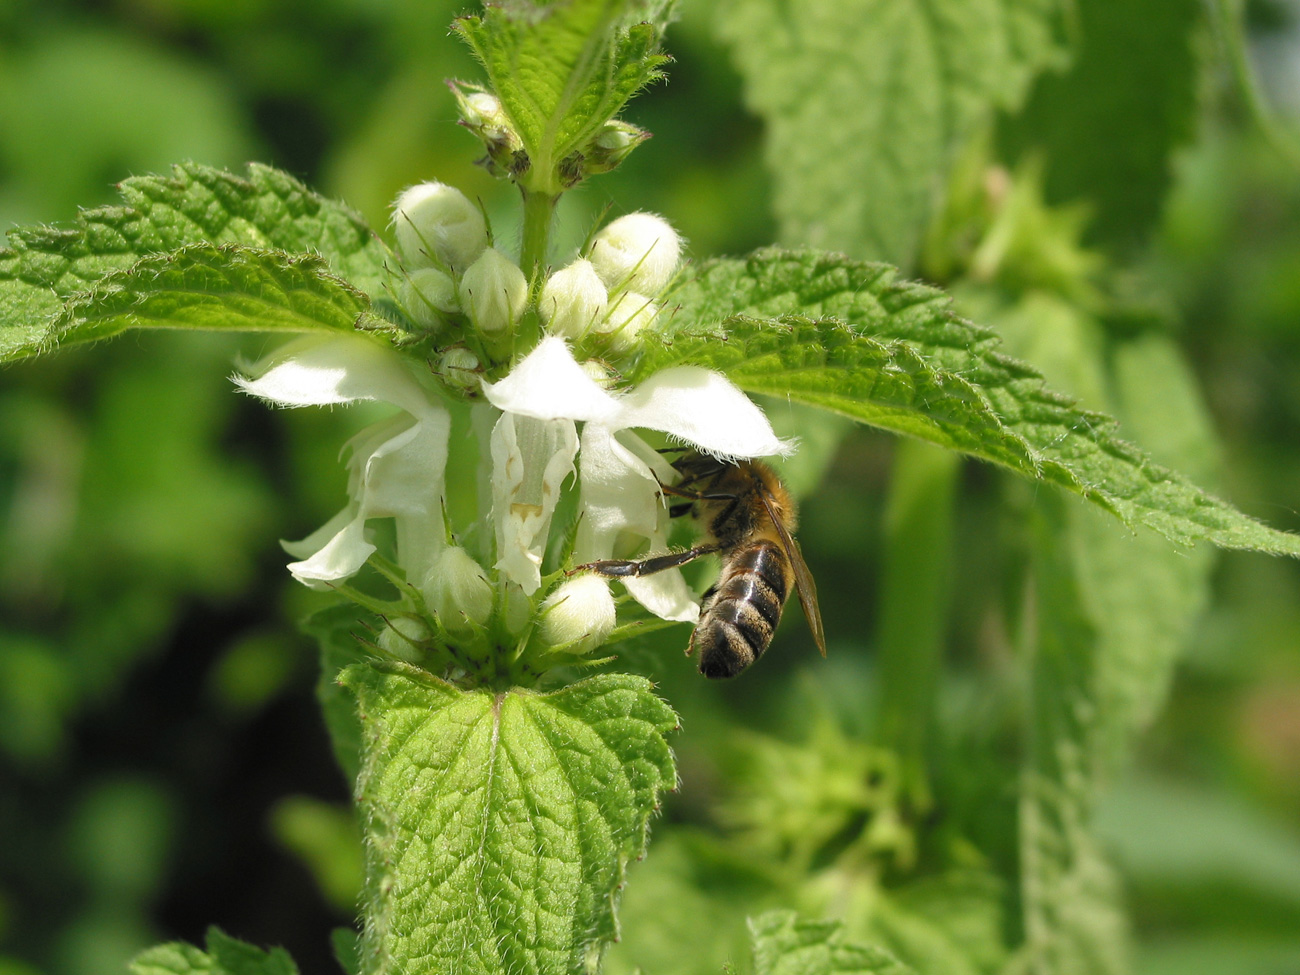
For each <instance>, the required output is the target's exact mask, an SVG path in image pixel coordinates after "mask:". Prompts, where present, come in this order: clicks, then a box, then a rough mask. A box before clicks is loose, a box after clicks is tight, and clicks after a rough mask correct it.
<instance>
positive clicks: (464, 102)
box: [460, 91, 509, 127]
mask: <svg viewBox="0 0 1300 975" xmlns="http://www.w3.org/2000/svg"><path fill="white" fill-rule="evenodd" d="M460 114H461V117H462V118H463V119H464V120H465V123H466V124H467V125H470V126H501V127H504V126H506V125H507V124H509V120H508V119H507V118H506V113H505V111H504V110H503V109H502V108H501V99H499V98H497V96H496V95H493V94H490V93H488V92H486V91H475V92H471V93H470V94H468V95H466V96H465V97H464V98H462V99H460Z"/></svg>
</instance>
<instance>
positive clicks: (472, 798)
mask: <svg viewBox="0 0 1300 975" xmlns="http://www.w3.org/2000/svg"><path fill="white" fill-rule="evenodd" d="M343 680H344V681H345V683H346V684H347V686H348V687H350V688H352V689H353V690H354V691H355V692H356V694H357V696H358V700H359V704H360V713H361V715H362V723H363V731H364V743H363V748H364V752H363V767H362V773H361V777H360V778H359V780H358V783H357V796H358V799H359V802H360V804H361V809H362V815H363V817H364V823H365V832H366V836H367V841H368V850H367V859H368V876H367V882H366V883H367V893H366V913H367V924H366V932H365V937H364V941H363V946H362V958H363V971H366V972H371V973H374V972H402V971H430V972H435V971H437V972H443V971H457V972H461V973H463V975H470V973H475V972H482V973H488V972H492V973H499V972H503V971H529V972H537V973H547V972H554V973H568V972H573V971H583V970H587V969H589V968H590V967H592V966H594V964H595V963H596V961H597V960H598V959H599V957H600V954H601V952H602V951H603V949H604V946H605V945H606V944H607V943H608V942H610V941H611V940H612V939H613V938H614V937H615V935H616V933H617V927H616V922H615V919H614V905H615V902H616V900H617V892H618V890H619V888H620V886H621V884H622V883H623V878H624V873H625V870H626V867H627V864H628V862H629V861H630V860H632V859H634V858H636V857H638V856H640V855H641V854H642V853H643V852H644V849H645V843H646V830H647V824H648V821H649V818H650V815H651V813H652V812H653V811H654V809H655V808H656V801H657V796H658V794H659V792H660V791H661V790H663V789H666V788H672V787H673V785H674V783H675V781H676V772H675V770H674V766H673V760H672V753H671V752H670V751H669V750H668V745H667V743H666V742H665V741H664V737H663V736H664V735H665V734H666V733H667V732H668V731H670V730H672V729H673V728H674V727H675V725H676V717H675V715H673V713H672V711H671V710H669V708H668V707H667V705H665V704H664V703H663V702H662V701H660V700H659V699H658V698H657V697H655V696H654V694H653V693H652V692H651V689H650V684H649V682H648V681H646V680H644V679H642V678H639V677H633V676H630V675H623V674H619V675H615V674H609V675H602V676H599V677H594V678H591V679H589V680H585V681H581V682H579V683H577V684H572V685H569V686H568V687H565V688H563V689H562V690H559V691H556V692H554V693H551V694H538V693H535V692H532V691H527V690H521V689H515V690H510V691H502V692H492V691H490V690H487V689H480V690H474V691H463V690H460V689H458V688H456V687H454V686H452V685H450V684H447V683H444V682H443V681H440V680H437V679H436V678H433V677H431V676H429V675H428V674H427V673H425V672H423V671H420V670H417V669H416V668H412V667H406V666H400V665H386V666H383V667H379V666H367V665H357V666H354V667H350V668H348V670H346V671H345V672H344V674H343Z"/></svg>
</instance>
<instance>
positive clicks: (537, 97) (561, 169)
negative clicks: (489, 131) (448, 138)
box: [455, 0, 669, 195]
mask: <svg viewBox="0 0 1300 975" xmlns="http://www.w3.org/2000/svg"><path fill="white" fill-rule="evenodd" d="M668 7H669V4H668V3H665V2H664V0H658V2H644V0H642V2H636V0H554V2H551V3H548V4H540V5H539V4H538V3H536V2H534V0H502V2H500V3H492V4H488V5H487V8H486V9H485V10H484V12H483V13H482V14H479V15H476V16H470V17H462V18H461V19H460V20H458V21H456V24H455V27H456V30H457V32H458V33H459V34H460V36H461V37H462V38H464V40H465V42H466V43H467V44H468V45H469V46H470V48H471V50H473V52H474V55H475V57H477V58H478V59H479V61H481V62H482V63H483V66H484V67H485V68H486V69H487V73H488V77H489V79H491V82H492V87H493V89H494V90H495V91H496V94H497V97H498V98H500V99H501V105H502V107H503V108H504V109H505V112H506V114H507V115H508V116H509V118H510V121H511V122H512V123H513V125H514V128H515V131H516V132H517V133H518V134H519V137H520V139H521V140H522V141H523V144H524V149H525V151H526V152H527V154H528V159H529V163H530V169H529V171H528V175H527V176H525V177H524V180H525V184H526V185H527V186H529V188H530V189H533V190H537V191H539V192H545V193H548V194H552V195H554V194H556V193H558V192H560V190H562V189H564V187H565V181H564V179H563V178H562V175H561V174H562V173H568V172H570V171H571V170H575V169H576V167H574V166H572V165H571V163H570V161H569V157H570V156H571V155H572V154H573V153H575V152H578V151H579V150H581V149H582V148H583V147H585V146H586V144H587V143H588V142H590V141H591V139H592V138H593V137H595V135H596V134H597V133H598V132H599V131H600V128H601V126H603V125H604V124H605V122H607V121H609V120H610V119H611V118H613V117H614V116H615V115H617V114H618V113H619V112H620V111H621V110H622V109H623V106H624V105H625V104H627V101H628V99H630V98H631V97H632V96H633V95H634V94H636V92H637V91H639V90H640V89H641V88H643V87H644V86H645V85H647V84H649V83H650V82H652V81H654V80H656V79H658V78H660V77H662V72H661V71H660V70H659V69H660V67H661V66H662V65H663V64H664V63H665V62H666V61H667V60H668V59H667V58H666V57H664V56H663V55H661V54H659V53H658V44H659V34H660V27H659V25H658V24H652V23H636V21H637V20H639V19H642V18H650V19H654V20H657V21H659V22H660V23H662V21H663V20H664V19H665V16H664V12H665V10H666V9H667V8H668Z"/></svg>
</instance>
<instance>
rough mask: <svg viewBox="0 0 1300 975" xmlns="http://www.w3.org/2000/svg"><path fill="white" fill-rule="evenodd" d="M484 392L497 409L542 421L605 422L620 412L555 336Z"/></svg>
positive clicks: (484, 388)
mask: <svg viewBox="0 0 1300 975" xmlns="http://www.w3.org/2000/svg"><path fill="white" fill-rule="evenodd" d="M483 392H484V394H485V395H486V396H487V399H488V402H490V403H491V404H492V405H493V406H495V407H497V408H498V409H500V410H502V411H504V412H506V413H517V414H519V415H520V416H531V417H535V418H536V419H539V420H559V419H569V420H595V421H597V422H602V421H606V420H609V419H612V418H613V417H614V416H615V414H617V413H618V411H619V402H618V400H616V399H615V398H614V397H613V396H611V395H610V394H609V393H607V392H605V390H603V389H601V388H600V386H599V385H597V383H596V381H595V380H594V379H592V378H591V376H589V375H587V373H586V372H585V371H584V370H583V368H582V366H580V365H578V362H577V360H576V359H574V358H573V353H572V352H570V351H569V346H568V344H567V343H566V342H565V341H564V339H562V338H560V337H559V336H555V335H549V336H547V337H546V338H544V339H542V340H541V342H539V343H537V347H536V348H535V349H533V351H532V352H530V353H528V355H526V356H525V357H524V359H523V361H522V362H520V363H519V364H518V365H517V366H515V368H514V369H513V370H511V372H510V375H508V376H506V378H505V379H503V380H501V381H500V382H498V383H484V384H483Z"/></svg>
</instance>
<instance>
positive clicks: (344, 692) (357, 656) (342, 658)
mask: <svg viewBox="0 0 1300 975" xmlns="http://www.w3.org/2000/svg"><path fill="white" fill-rule="evenodd" d="M299 625H300V626H301V628H302V630H303V632H304V633H306V634H308V635H309V636H312V637H315V639H316V641H317V643H318V644H319V647H320V675H319V677H318V678H317V681H316V700H317V701H318V702H320V706H321V712H322V715H323V717H324V719H325V728H326V730H328V731H329V736H330V744H331V745H332V746H333V748H334V759H335V761H337V762H338V763H339V768H340V769H342V770H343V775H344V777H345V778H346V779H347V781H348V782H349V783H354V782H356V780H357V775H358V774H360V772H361V719H360V718H359V717H358V715H357V698H356V695H355V694H354V693H353V692H352V690H351V688H348V687H344V686H343V684H342V683H340V681H339V675H340V673H341V672H342V671H343V670H344V668H346V667H348V666H350V665H351V664H355V663H358V662H360V661H361V660H363V659H364V656H363V654H362V648H361V643H360V639H361V638H362V637H369V636H372V635H373V633H374V632H375V629H377V628H378V625H379V624H378V622H377V621H376V622H374V623H373V624H367V622H366V620H365V619H364V618H363V617H362V616H361V615H360V611H359V610H358V609H357V607H356V606H354V605H353V604H351V603H338V604H336V605H333V606H329V607H327V608H326V609H322V610H320V611H319V612H317V613H313V614H312V615H311V616H309V617H308V618H307V619H305V620H303V621H302V623H301V624H299ZM367 625H370V626H371V627H372V628H371V629H366V626H367Z"/></svg>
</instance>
